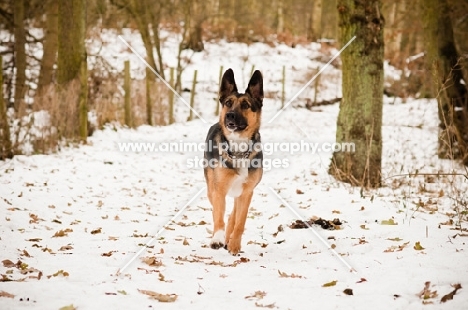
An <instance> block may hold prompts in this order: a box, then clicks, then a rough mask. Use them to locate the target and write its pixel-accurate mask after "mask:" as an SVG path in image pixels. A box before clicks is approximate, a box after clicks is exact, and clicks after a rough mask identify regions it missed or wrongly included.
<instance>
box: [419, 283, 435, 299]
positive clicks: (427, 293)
mask: <svg viewBox="0 0 468 310" xmlns="http://www.w3.org/2000/svg"><path fill="white" fill-rule="evenodd" d="M418 296H419V298H421V299H423V304H428V303H430V302H427V299H430V298H435V297H437V291H431V282H430V281H427V282H425V283H424V288H423V290H422V291H421V292H420V293H419V294H418Z"/></svg>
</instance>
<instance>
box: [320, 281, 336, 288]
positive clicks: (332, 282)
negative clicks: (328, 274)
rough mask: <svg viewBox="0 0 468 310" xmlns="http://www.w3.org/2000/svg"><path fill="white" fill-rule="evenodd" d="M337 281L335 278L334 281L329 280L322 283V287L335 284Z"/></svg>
mask: <svg viewBox="0 0 468 310" xmlns="http://www.w3.org/2000/svg"><path fill="white" fill-rule="evenodd" d="M337 282H338V281H336V280H335V281H331V282H328V283H325V284H323V285H322V287H330V286H335V285H336V283H337Z"/></svg>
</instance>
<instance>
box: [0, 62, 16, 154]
mask: <svg viewBox="0 0 468 310" xmlns="http://www.w3.org/2000/svg"><path fill="white" fill-rule="evenodd" d="M12 157H13V150H12V147H11V136H10V124H9V123H8V116H7V113H6V105H5V100H4V97H3V59H2V55H0V160H4V159H5V158H12Z"/></svg>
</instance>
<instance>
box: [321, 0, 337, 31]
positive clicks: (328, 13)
mask: <svg viewBox="0 0 468 310" xmlns="http://www.w3.org/2000/svg"><path fill="white" fill-rule="evenodd" d="M336 4H337V0H327V1H323V2H322V20H321V23H322V27H321V28H322V38H325V39H337V32H338V31H337V28H338V14H337V11H336Z"/></svg>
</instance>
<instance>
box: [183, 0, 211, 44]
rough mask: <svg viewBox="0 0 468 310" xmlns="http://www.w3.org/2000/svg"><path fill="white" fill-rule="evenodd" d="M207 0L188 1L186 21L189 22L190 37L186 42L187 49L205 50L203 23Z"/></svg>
mask: <svg viewBox="0 0 468 310" xmlns="http://www.w3.org/2000/svg"><path fill="white" fill-rule="evenodd" d="M204 1H206V0H201V3H200V0H192V1H189V2H187V4H186V5H187V8H188V14H187V15H186V18H185V21H186V22H187V23H188V28H189V29H188V38H187V41H186V42H185V43H184V48H185V49H191V50H193V51H194V52H201V51H203V50H204V48H205V47H204V44H203V36H202V35H203V28H202V23H203V20H204V12H203V11H204V5H203V2H204Z"/></svg>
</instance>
